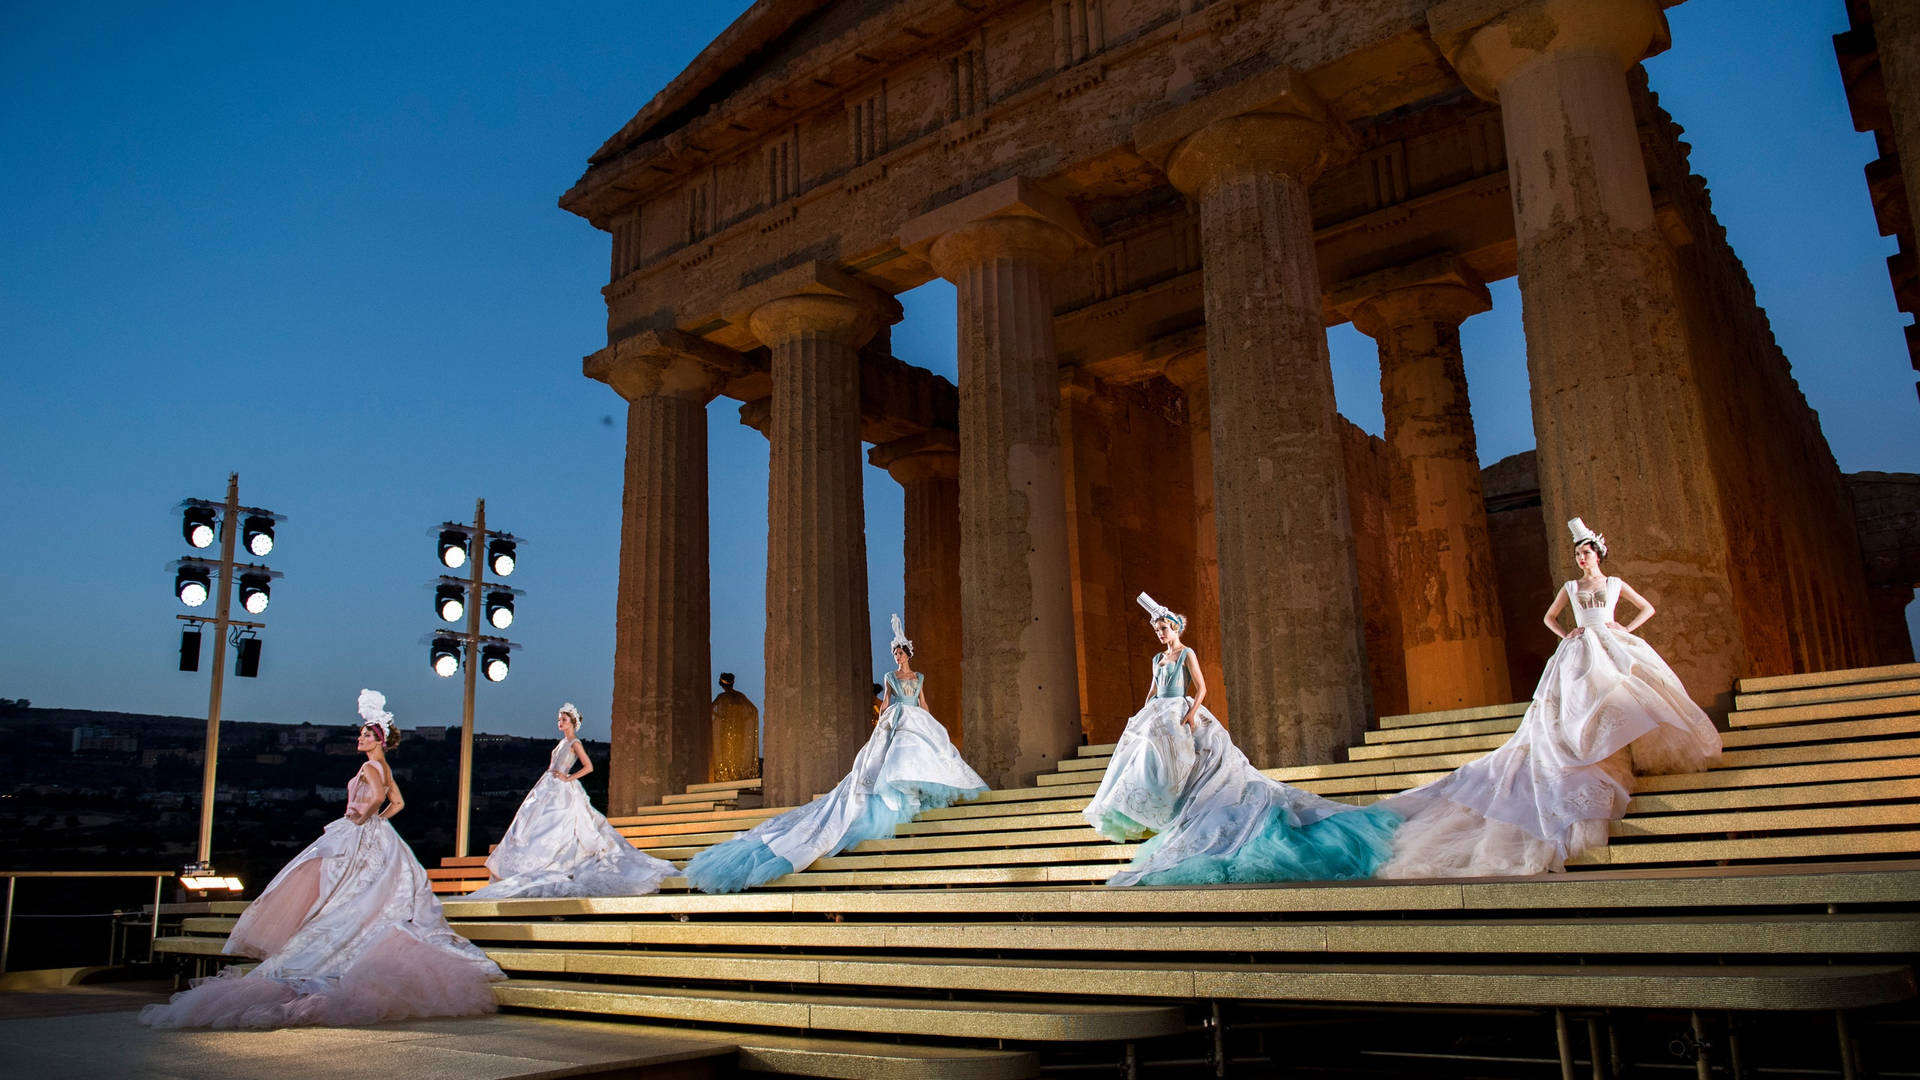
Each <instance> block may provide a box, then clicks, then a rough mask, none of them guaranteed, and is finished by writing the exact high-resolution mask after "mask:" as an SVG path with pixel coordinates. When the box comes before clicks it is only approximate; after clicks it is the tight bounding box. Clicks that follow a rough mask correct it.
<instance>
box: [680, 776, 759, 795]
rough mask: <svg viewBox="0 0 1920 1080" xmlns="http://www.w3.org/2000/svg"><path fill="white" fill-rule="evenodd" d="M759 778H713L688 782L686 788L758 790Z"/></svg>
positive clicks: (700, 789)
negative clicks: (696, 782) (709, 780)
mask: <svg viewBox="0 0 1920 1080" xmlns="http://www.w3.org/2000/svg"><path fill="white" fill-rule="evenodd" d="M760 784H761V778H760V777H758V776H756V777H754V778H753V779H751V780H715V781H713V782H711V783H706V784H688V785H687V790H688V791H690V792H693V791H714V792H719V791H759V790H760Z"/></svg>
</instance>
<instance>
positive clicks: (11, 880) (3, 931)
mask: <svg viewBox="0 0 1920 1080" xmlns="http://www.w3.org/2000/svg"><path fill="white" fill-rule="evenodd" d="M173 875H174V871H172V870H0V877H3V878H6V879H7V907H6V915H5V917H4V918H3V919H0V975H4V974H5V973H6V970H7V951H8V949H9V948H11V947H12V945H13V895H14V890H15V889H16V888H17V887H18V886H19V884H20V879H21V878H152V879H153V920H152V923H151V925H150V927H149V928H148V931H147V945H148V950H149V951H148V955H149V957H151V956H152V947H153V943H154V942H155V941H157V940H159V937H160V891H161V890H162V889H164V888H165V887H166V884H167V879H168V878H170V877H172V876H173ZM119 915H120V913H119V912H117V911H115V912H106V913H103V914H102V915H100V916H98V917H99V918H112V919H114V920H115V921H114V926H115V930H114V933H115V940H116V941H117V940H118V933H119V930H118V926H119ZM109 951H111V950H109Z"/></svg>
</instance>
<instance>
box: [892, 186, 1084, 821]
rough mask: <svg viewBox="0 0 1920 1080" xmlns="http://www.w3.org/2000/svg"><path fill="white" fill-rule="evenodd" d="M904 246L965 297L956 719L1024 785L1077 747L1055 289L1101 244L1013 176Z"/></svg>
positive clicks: (936, 219) (947, 211)
mask: <svg viewBox="0 0 1920 1080" xmlns="http://www.w3.org/2000/svg"><path fill="white" fill-rule="evenodd" d="M899 242H900V245H901V247H903V248H905V249H907V250H908V251H912V252H915V253H918V254H920V255H921V256H922V257H924V258H926V259H927V260H928V261H929V262H930V263H931V264H932V266H933V269H934V271H935V272H936V273H938V274H939V275H940V276H941V277H943V278H946V279H947V280H948V281H951V282H953V283H954V285H955V286H956V290H957V293H958V323H959V353H960V357H959V359H960V588H961V594H960V596H961V604H960V611H961V632H962V634H963V635H964V637H965V642H966V644H965V647H964V657H963V661H962V663H963V665H964V666H963V671H962V675H961V682H962V687H961V692H962V697H963V704H962V707H961V708H962V712H963V713H964V714H965V715H966V717H967V721H966V723H967V748H968V753H967V758H968V761H969V762H970V763H971V764H972V765H973V766H974V768H976V769H977V770H978V771H979V772H980V774H981V776H983V777H984V778H985V779H986V781H987V782H988V783H989V784H992V785H993V786H994V787H1010V786H1017V785H1019V784H1023V783H1027V782H1029V781H1030V779H1031V777H1032V776H1033V775H1035V774H1036V773H1039V772H1041V771H1044V770H1047V769H1051V768H1053V767H1054V766H1056V765H1057V764H1058V763H1059V762H1060V761H1061V760H1062V759H1063V758H1066V757H1068V756H1070V755H1071V754H1072V753H1073V749H1074V747H1076V746H1078V745H1079V744H1080V742H1081V726H1080V703H1079V676H1078V665H1077V663H1076V657H1075V642H1074V627H1073V593H1072V582H1071V563H1070V560H1069V557H1068V550H1067V543H1068V541H1067V507H1066V490H1065V477H1064V472H1063V464H1062V458H1061V434H1060V416H1059V412H1060V373H1059V360H1058V357H1057V355H1056V351H1055V345H1054V337H1053V303H1052V299H1051V291H1050V289H1049V284H1048V276H1049V274H1050V273H1051V272H1052V271H1054V270H1055V269H1057V268H1058V267H1060V266H1062V265H1064V264H1065V263H1066V261H1067V260H1068V258H1069V257H1070V256H1071V255H1072V253H1073V251H1074V250H1075V248H1076V247H1081V246H1086V245H1088V244H1089V243H1090V237H1089V235H1088V233H1087V231H1086V228H1085V226H1084V224H1083V223H1082V222H1081V221H1080V219H1079V217H1078V215H1077V214H1076V213H1075V212H1074V211H1073V209H1072V208H1071V206H1069V205H1068V204H1067V202H1066V201H1065V200H1064V199H1061V198H1059V197H1058V196H1055V195H1053V194H1051V193H1050V192H1048V191H1046V190H1044V189H1042V188H1040V187H1039V186H1037V185H1035V184H1033V183H1032V182H1031V181H1028V180H1026V179H1023V178H1015V179H1012V180H1007V181H1003V182H1002V183H999V184H996V185H994V186H992V187H989V188H986V189H984V190H981V191H978V192H975V193H974V194H972V195H968V196H966V197H964V198H961V199H959V200H957V201H955V202H952V203H949V204H947V205H946V206H944V207H942V208H940V209H938V210H935V211H933V212H932V213H929V214H926V215H923V216H921V217H919V218H916V219H914V220H913V221H910V222H908V223H907V224H906V225H904V226H902V228H901V230H900V234H899Z"/></svg>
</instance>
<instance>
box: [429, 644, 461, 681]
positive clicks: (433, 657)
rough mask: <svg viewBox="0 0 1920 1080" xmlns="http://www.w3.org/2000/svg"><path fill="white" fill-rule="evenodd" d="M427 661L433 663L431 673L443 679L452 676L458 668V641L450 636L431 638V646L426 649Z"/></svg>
mask: <svg viewBox="0 0 1920 1080" xmlns="http://www.w3.org/2000/svg"><path fill="white" fill-rule="evenodd" d="M427 662H428V663H430V664H432V665H433V673H434V674H435V675H438V676H440V677H441V678H443V679H451V678H453V674H454V672H456V671H459V670H460V643H459V642H458V641H456V640H454V639H453V638H450V637H437V638H434V639H433V646H432V648H430V649H429V650H428V651H427Z"/></svg>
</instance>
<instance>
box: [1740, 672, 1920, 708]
mask: <svg viewBox="0 0 1920 1080" xmlns="http://www.w3.org/2000/svg"><path fill="white" fill-rule="evenodd" d="M1909 694H1920V677H1917V678H1912V679H1887V680H1882V681H1879V682H1863V683H1843V684H1841V685H1839V686H1810V687H1808V688H1806V689H1804V690H1779V691H1775V692H1774V693H1771V694H1736V695H1734V699H1733V707H1734V708H1735V709H1740V710H1754V709H1778V708H1783V707H1786V706H1791V705H1821V704H1825V703H1827V702H1834V701H1859V700H1862V699H1867V698H1882V697H1900V696H1902V695H1909Z"/></svg>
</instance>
